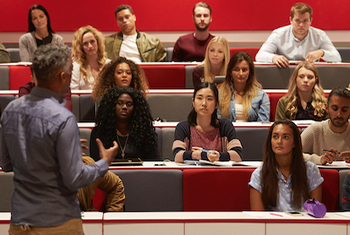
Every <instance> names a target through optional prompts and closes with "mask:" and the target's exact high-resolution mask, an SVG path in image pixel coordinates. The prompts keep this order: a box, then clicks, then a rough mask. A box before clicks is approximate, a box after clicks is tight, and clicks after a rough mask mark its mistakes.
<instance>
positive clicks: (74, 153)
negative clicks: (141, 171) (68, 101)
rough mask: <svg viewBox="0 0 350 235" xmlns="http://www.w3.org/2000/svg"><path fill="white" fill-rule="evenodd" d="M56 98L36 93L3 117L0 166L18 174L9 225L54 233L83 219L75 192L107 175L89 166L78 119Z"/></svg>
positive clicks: (13, 105) (102, 163)
mask: <svg viewBox="0 0 350 235" xmlns="http://www.w3.org/2000/svg"><path fill="white" fill-rule="evenodd" d="M63 103H64V101H63V98H62V96H61V95H59V94H58V93H56V92H53V91H51V90H48V89H44V88H40V87H34V89H33V90H32V91H31V93H30V94H29V95H26V96H23V97H21V98H19V99H16V100H14V101H12V102H11V103H10V104H9V105H8V106H7V107H6V109H5V110H4V112H3V114H2V117H1V124H2V128H1V135H0V137H1V140H0V165H1V167H2V169H3V170H4V171H14V184H15V190H14V193H13V196H12V205H11V207H12V208H11V224H14V225H24V224H28V225H29V226H41V227H50V226H57V225H60V224H63V223H65V222H66V221H68V220H70V219H74V218H81V216H80V208H79V201H78V199H77V189H78V188H80V187H83V186H86V185H89V184H90V183H92V182H93V181H95V180H96V179H97V178H98V177H100V176H102V175H104V174H105V173H106V171H107V170H108V164H107V162H106V161H105V160H101V161H99V162H97V163H96V164H93V165H89V166H85V165H84V163H83V161H82V150H81V144H80V140H79V129H78V126H77V121H76V119H75V117H74V115H73V114H72V113H71V112H70V111H69V110H67V109H66V108H64V107H63Z"/></svg>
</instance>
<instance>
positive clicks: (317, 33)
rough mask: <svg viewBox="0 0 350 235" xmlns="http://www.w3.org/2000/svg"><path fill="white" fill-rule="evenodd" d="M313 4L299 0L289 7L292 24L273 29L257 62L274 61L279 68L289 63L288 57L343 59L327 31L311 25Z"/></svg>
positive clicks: (313, 59) (312, 61)
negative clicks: (311, 5)
mask: <svg viewBox="0 0 350 235" xmlns="http://www.w3.org/2000/svg"><path fill="white" fill-rule="evenodd" d="M312 19H313V18H312V8H311V7H310V6H309V5H307V4H306V3H302V2H298V3H296V4H294V5H293V6H292V8H291V9H290V17H289V20H290V25H288V26H284V27H281V28H278V29H276V30H274V31H273V32H272V34H271V35H270V36H269V38H268V39H267V40H266V42H265V43H264V44H263V45H262V47H261V48H260V50H259V52H258V53H257V54H256V56H255V60H256V61H257V62H268V63H274V64H276V65H277V67H279V68H285V67H288V66H289V60H306V61H309V62H311V63H314V62H315V61H317V60H319V59H320V58H322V59H324V60H325V61H329V62H341V57H340V54H339V52H338V51H337V49H336V48H335V47H334V45H333V44H332V42H331V40H330V39H329V37H328V36H327V34H326V33H325V32H324V31H323V30H320V29H317V28H314V27H311V26H310V25H311V22H312Z"/></svg>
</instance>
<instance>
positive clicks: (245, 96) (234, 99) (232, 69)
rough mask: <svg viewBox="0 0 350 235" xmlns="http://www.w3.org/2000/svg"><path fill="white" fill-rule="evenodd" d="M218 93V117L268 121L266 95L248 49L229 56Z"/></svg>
mask: <svg viewBox="0 0 350 235" xmlns="http://www.w3.org/2000/svg"><path fill="white" fill-rule="evenodd" d="M219 93H220V107H219V110H218V116H219V118H221V117H223V118H228V119H230V120H231V121H233V122H236V121H237V122H238V121H241V122H268V121H269V117H270V101H269V97H268V96H267V94H266V92H265V91H263V90H262V86H261V84H260V83H259V82H258V81H257V80H256V77H255V69H254V63H253V59H252V57H251V56H250V55H249V54H248V53H246V52H238V53H236V54H234V55H233V56H232V57H231V60H230V63H229V64H228V67H227V72H226V78H225V81H224V83H223V84H222V85H221V86H220V88H219Z"/></svg>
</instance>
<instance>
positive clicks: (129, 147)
mask: <svg viewBox="0 0 350 235" xmlns="http://www.w3.org/2000/svg"><path fill="white" fill-rule="evenodd" d="M118 137H119V141H120V143H119V142H118V139H117V132H115V137H114V140H115V141H116V142H117V144H118V145H119V149H118V154H117V155H116V156H115V158H116V159H122V151H121V149H124V147H125V156H124V158H126V159H129V158H141V159H142V160H149V159H157V153H152V154H146V153H144V152H143V151H142V149H137V148H136V147H135V145H134V144H133V143H132V141H131V140H130V138H128V141H127V142H126V139H127V137H126V136H118ZM96 138H99V139H100V140H101V141H102V143H103V146H104V147H105V148H106V149H107V148H110V147H112V146H111V145H107V144H106V139H107V138H106V136H105V135H103V133H102V134H101V133H99V127H98V126H95V127H94V128H93V129H92V131H91V136H90V147H89V149H90V157H91V158H93V159H94V160H95V161H98V160H100V154H99V150H98V146H97V143H96ZM125 142H126V146H125Z"/></svg>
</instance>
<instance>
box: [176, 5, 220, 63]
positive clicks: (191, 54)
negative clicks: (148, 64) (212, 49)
mask: <svg viewBox="0 0 350 235" xmlns="http://www.w3.org/2000/svg"><path fill="white" fill-rule="evenodd" d="M211 21H212V18H211V8H210V6H209V5H208V4H207V3H204V2H199V3H197V4H196V5H195V6H194V8H193V22H194V25H195V26H196V31H195V32H194V33H190V34H187V35H184V36H181V37H180V38H179V39H178V40H177V41H176V43H175V45H174V50H173V57H172V59H171V60H172V61H176V62H183V61H198V62H201V61H203V60H204V57H205V50H206V49H207V45H208V43H209V41H210V40H211V39H212V38H213V37H214V36H213V35H211V34H210V33H209V29H208V28H209V25H210V22H211Z"/></svg>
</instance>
